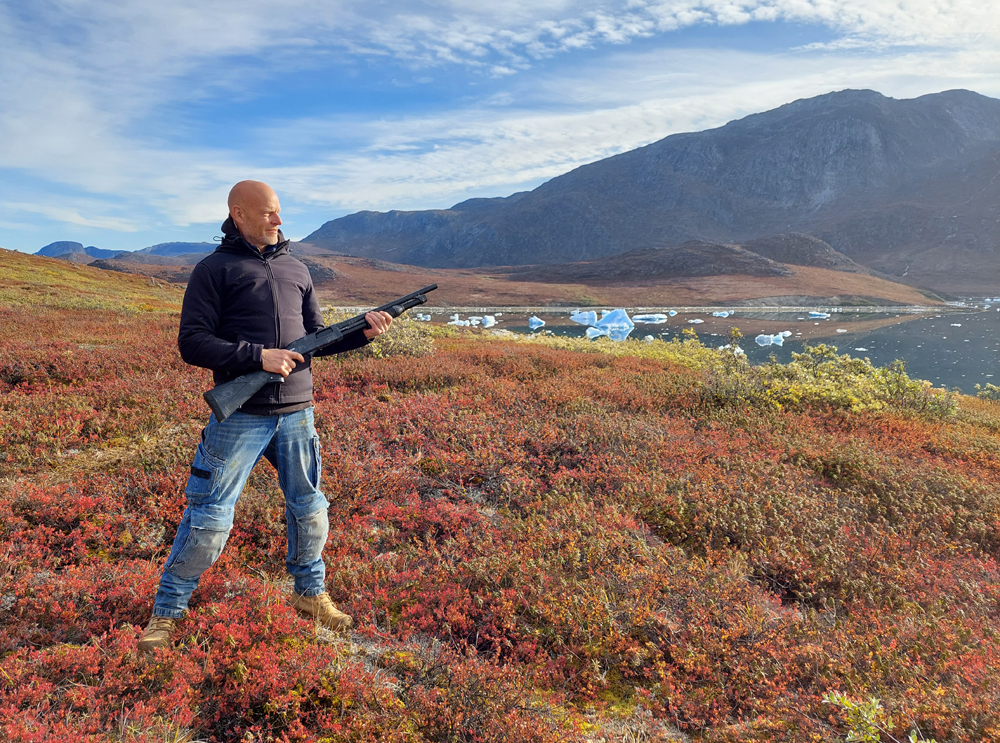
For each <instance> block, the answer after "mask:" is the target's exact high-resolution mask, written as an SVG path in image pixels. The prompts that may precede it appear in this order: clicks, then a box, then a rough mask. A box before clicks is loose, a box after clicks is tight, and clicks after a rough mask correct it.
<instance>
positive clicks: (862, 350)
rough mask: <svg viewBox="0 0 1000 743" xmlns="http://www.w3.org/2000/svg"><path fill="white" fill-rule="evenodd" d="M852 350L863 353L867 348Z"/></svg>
mask: <svg viewBox="0 0 1000 743" xmlns="http://www.w3.org/2000/svg"><path fill="white" fill-rule="evenodd" d="M854 350H855V351H861V352H862V353H863V352H865V351H867V350H868V349H867V348H855V349H854Z"/></svg>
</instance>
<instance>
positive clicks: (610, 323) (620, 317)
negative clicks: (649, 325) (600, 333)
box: [594, 310, 635, 330]
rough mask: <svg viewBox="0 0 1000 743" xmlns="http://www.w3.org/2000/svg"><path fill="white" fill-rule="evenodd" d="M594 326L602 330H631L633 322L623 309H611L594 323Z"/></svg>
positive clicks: (633, 325)
mask: <svg viewBox="0 0 1000 743" xmlns="http://www.w3.org/2000/svg"><path fill="white" fill-rule="evenodd" d="M594 327H596V328H601V329H602V330H626V329H627V330H632V328H634V327H635V323H634V322H632V320H631V318H629V316H628V313H627V312H626V311H625V310H611V312H607V313H605V314H604V316H603V317H601V319H600V320H598V321H597V322H596V323H594Z"/></svg>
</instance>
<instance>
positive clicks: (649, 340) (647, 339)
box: [643, 335, 656, 343]
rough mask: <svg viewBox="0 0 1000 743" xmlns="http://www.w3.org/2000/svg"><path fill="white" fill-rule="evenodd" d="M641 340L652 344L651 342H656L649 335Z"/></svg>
mask: <svg viewBox="0 0 1000 743" xmlns="http://www.w3.org/2000/svg"><path fill="white" fill-rule="evenodd" d="M643 340H644V341H646V343H652V342H653V341H655V340H656V338H654V337H653V336H651V335H647V336H646V337H645V338H643Z"/></svg>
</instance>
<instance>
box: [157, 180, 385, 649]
mask: <svg viewBox="0 0 1000 743" xmlns="http://www.w3.org/2000/svg"><path fill="white" fill-rule="evenodd" d="M280 211H281V206H280V204H279V203H278V196H277V194H275V192H274V191H273V190H272V189H271V187H270V186H268V185H266V184H264V183H260V182H259V181H241V182H240V183H237V184H236V185H235V186H233V189H232V191H231V192H230V194H229V218H228V219H227V220H226V221H225V223H224V224H223V225H222V231H223V233H225V237H224V238H223V240H222V243H221V244H220V245H219V247H218V248H217V249H216V250H215V252H214V253H212V254H211V255H210V256H208V257H206V258H205V259H204V260H202V261H201V262H200V263H199V264H198V265H197V266H195V268H194V271H193V272H192V274H191V279H190V281H189V282H188V286H187V290H186V291H185V293H184V304H183V306H182V309H181V322H180V332H179V334H178V346H179V347H180V352H181V356H182V357H183V358H184V361H185V362H187V363H188V364H193V365H195V366H201V367H205V368H208V369H211V370H212V371H213V376H214V378H215V383H216V384H221V383H222V382H226V381H228V380H230V379H233V378H235V377H237V376H240V375H241V374H245V373H246V372H248V371H253V370H255V369H266V370H267V371H269V372H275V373H278V374H281V376H282V377H284V381H283V382H281V383H273V384H269V385H265V386H264V387H263V388H262V389H261V390H260V391H259V392H258V393H257V394H256V395H254V396H253V397H252V398H251V399H250V400H248V401H247V402H246V403H245V404H244V405H243V406H242V407H241V408H240V410H239V411H237V412H236V413H234V414H233V415H232V416H230V417H229V418H227V419H226V420H225V421H223V422H221V423H220V422H219V421H218V420H216V418H215V415H214V414H212V416H211V417H210V418H209V421H208V425H207V426H206V428H205V429H204V431H202V434H201V443H200V444H198V448H197V451H196V453H195V457H194V462H193V464H192V466H191V475H190V477H189V478H188V483H187V488H186V489H185V495H186V496H187V508H185V510H184V515H183V517H182V518H181V522H180V525H179V526H178V527H177V535H176V537H175V538H174V544H173V548H172V549H171V551H170V556H169V557H168V558H167V562H166V565H165V566H164V569H163V575H162V576H161V578H160V586H159V590H158V591H157V592H156V599H155V601H154V604H153V616H152V618H151V619H150V620H149V624H148V625H147V627H146V631H145V633H144V634H143V636H142V639H141V640H140V641H139V649H140V650H142V651H143V652H151V651H152V650H153V649H155V648H167V647H170V637H171V635H172V633H173V632H174V630H175V629H176V626H177V620H178V619H179V618H180V617H181V616H183V614H184V612H185V610H186V609H187V606H188V600H189V599H190V597H191V593H192V592H193V591H194V589H195V587H197V585H198V581H199V579H200V578H201V575H202V573H204V572H205V570H207V569H208V568H209V567H211V566H212V564H213V563H214V562H215V561H216V560H217V559H218V558H219V555H220V554H222V550H223V547H225V544H226V540H227V538H228V537H229V531H230V529H231V528H232V525H233V514H234V509H235V507H236V500H237V498H238V497H239V495H240V492H241V491H242V490H243V486H244V485H245V484H246V481H247V478H248V477H249V475H250V471H251V470H252V469H253V467H254V465H255V464H256V463H257V462H258V461H259V460H260V458H261V457H265V458H266V459H267V460H268V461H269V462H270V463H271V464H272V465H274V468H275V469H276V470H277V471H278V482H279V484H280V486H281V490H282V492H283V493H284V495H285V517H286V520H287V525H288V556H287V559H286V563H285V564H286V567H287V568H288V572H289V573H290V574H291V575H292V577H293V578H294V581H295V586H294V593H293V594H292V596H291V603H292V605H293V606H294V607H295V608H296V610H298V612H299V613H300V614H302V615H304V616H306V617H309V618H311V619H315V620H317V621H319V622H321V623H322V624H324V625H325V626H327V627H329V628H331V629H349V628H350V627H351V626H352V625H353V620H352V619H351V617H349V616H348V615H347V614H344V613H343V612H341V611H339V610H338V609H337V607H336V606H334V605H333V602H332V601H331V600H330V595H329V594H328V593H327V592H326V588H325V584H324V580H325V577H326V566H325V565H324V563H323V555H322V553H323V547H324V545H325V544H326V538H327V532H328V528H329V523H328V521H327V508H328V506H329V503H328V502H327V500H326V498H325V497H324V495H323V493H322V492H320V489H319V488H320V454H319V437H318V436H317V435H316V431H315V429H314V427H313V411H312V372H311V370H310V359H306V358H304V357H303V356H302V355H301V354H299V353H296V352H294V351H288V350H285V349H284V348H283V346H286V345H288V344H289V343H291V342H292V341H294V340H297V339H298V338H301V337H302V336H304V335H306V334H307V333H311V332H312V331H314V330H317V329H318V328H321V327H323V325H324V323H323V317H322V315H321V314H320V310H319V303H318V302H317V299H316V295H315V293H314V291H313V285H312V280H311V278H310V276H309V271H308V270H307V269H306V267H305V266H304V265H303V264H302V263H301V262H300V261H298V260H296V259H295V258H293V257H292V256H291V255H289V252H288V241H287V240H285V238H284V236H283V235H282V234H281V231H280V230H279V229H278V227H279V226H280V225H281V218H280V217H279V216H278V215H279V212H280ZM365 319H366V320H367V321H368V325H369V326H370V327H369V328H366V329H365V330H363V331H359V332H357V333H352V334H350V335H348V336H346V337H344V338H343V339H342V340H341V341H339V342H337V343H335V344H333V345H332V346H329V347H327V348H325V349H323V350H322V351H320V352H319V353H317V354H316V355H317V356H326V355H329V354H333V353H340V352H342V351H349V350H351V349H354V348H359V347H361V346H363V345H365V344H366V343H368V342H369V341H370V340H372V339H373V338H375V337H376V336H378V335H381V334H382V333H384V332H385V331H386V330H388V329H389V325H390V323H391V322H392V317H391V315H389V314H388V313H386V312H381V313H375V312H369V313H368V314H367V315H366V316H365Z"/></svg>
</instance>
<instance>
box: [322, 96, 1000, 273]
mask: <svg viewBox="0 0 1000 743" xmlns="http://www.w3.org/2000/svg"><path fill="white" fill-rule="evenodd" d="M998 173H1000V101H998V100H996V99H992V98H987V97H986V96H982V95H980V94H978V93H974V92H971V91H962V90H955V91H945V92H942V93H933V94H930V95H926V96H921V97H919V98H914V99H902V100H896V99H892V98H888V97H886V96H883V95H881V94H880V93H877V92H875V91H863V90H862V91H858V90H847V91H839V92H834V93H828V94H825V95H822V96H816V97H814V98H808V99H801V100H798V101H793V102H791V103H788V104H786V105H784V106H780V107H778V108H776V109H773V110H771V111H766V112H761V113H756V114H751V115H750V116H747V117H744V118H742V119H738V120H735V121H732V122H729V123H727V124H725V125H724V126H721V127H717V128H715V129H709V130H705V131H703V132H689V133H680V134H674V135H671V136H669V137H666V138H664V139H661V140H659V141H657V142H654V143H651V144H649V145H646V146H644V147H640V148H637V149H635V150H630V151H628V152H624V153H621V154H618V155H615V156H612V157H609V158H606V159H603V160H599V161H596V162H594V163H589V164H587V165H584V166H581V167H579V168H576V169H574V170H572V171H569V172H568V173H565V174H563V175H560V176H557V177H556V178H553V179H551V180H550V181H547V182H546V183H544V184H542V185H541V186H539V187H538V188H536V189H534V190H533V191H530V192H521V193H517V194H512V195H511V196H508V197H503V198H496V199H471V200H468V201H466V202H460V203H459V204H456V205H454V206H452V207H451V208H449V209H438V210H425V211H415V212H404V211H399V210H394V211H390V212H385V213H380V212H358V213H355V214H351V215H347V216H345V217H341V218H339V219H336V220H331V221H330V222H327V223H325V224H324V225H322V226H321V227H320V228H319V229H317V230H316V231H314V232H313V233H311V234H310V235H309V236H307V237H306V238H304V239H303V242H305V243H309V244H311V245H313V246H317V247H321V248H327V249H331V250H336V251H338V252H343V253H347V254H351V255H364V256H367V257H372V258H378V259H382V260H388V261H393V262H397V263H409V264H413V265H423V266H428V267H434V266H437V267H465V268H470V267H479V266H490V265H525V264H536V263H565V262H575V261H581V260H592V259H596V258H601V257H605V256H609V255H614V254H620V253H624V252H627V251H629V250H633V249H639V248H651V247H656V246H658V245H665V244H673V245H679V244H682V243H683V242H686V241H688V240H704V241H707V242H713V243H721V244H725V243H740V244H743V243H745V242H746V241H750V240H755V239H760V238H766V237H771V236H775V235H779V234H783V233H789V232H800V233H804V234H807V235H810V236H812V237H815V238H819V239H822V240H824V241H825V242H826V243H828V244H829V245H830V246H832V248H834V249H835V250H837V251H838V252H840V253H842V254H843V255H845V256H846V257H847V259H849V260H851V261H853V262H854V263H855V264H860V265H863V266H866V267H868V268H872V269H876V270H878V271H881V272H883V273H887V274H890V275H892V276H894V277H896V278H904V277H906V278H907V280H911V281H914V280H915V281H917V282H920V281H923V283H931V284H933V282H927V281H926V280H927V279H929V278H930V279H933V278H936V277H935V276H934V271H933V270H929V269H927V268H925V267H924V264H923V263H921V260H925V262H927V261H930V262H931V263H933V261H934V260H935V256H937V257H938V258H939V253H940V252H941V249H942V246H944V247H945V249H947V250H950V249H952V248H959V249H962V250H968V251H973V252H974V253H977V254H983V255H979V258H980V261H979V263H980V264H983V263H985V261H984V260H982V259H983V258H984V257H988V254H989V251H991V250H992V249H993V246H995V245H997V244H1000V223H998V220H997V216H998V215H997V213H996V203H997V201H1000V178H997V175H998ZM958 206H961V207H962V211H961V212H960V211H957V207H958ZM955 214H958V215H959V216H955V217H953V216H952V215H955ZM956 226H957V227H958V229H957V231H956V229H955V227H956ZM927 251H930V253H928V254H927V255H926V256H925V255H924V253H927ZM935 251H936V252H935ZM921 256H923V258H921ZM937 263H938V264H939V263H940V260H939V259H938V260H937ZM966 263H967V264H968V265H965V266H964V267H963V268H962V271H963V272H964V274H962V275H963V276H965V277H966V278H973V279H975V278H979V277H981V276H982V271H981V270H980V268H981V266H977V265H973V264H975V261H971V260H970V261H967V262H966ZM907 265H910V266H911V268H910V270H909V272H907V269H906V266H907ZM963 265H964V264H963ZM914 266H915V267H916V270H914ZM937 278H940V277H937ZM995 278H996V279H997V280H998V281H1000V270H998V271H997V273H996V276H995ZM988 279H989V280H990V281H992V280H993V276H992V275H991V276H989V277H988Z"/></svg>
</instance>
